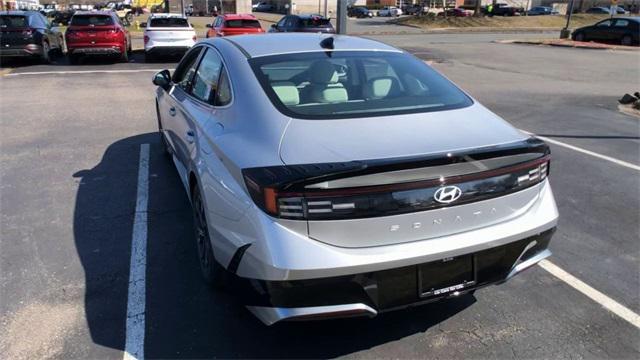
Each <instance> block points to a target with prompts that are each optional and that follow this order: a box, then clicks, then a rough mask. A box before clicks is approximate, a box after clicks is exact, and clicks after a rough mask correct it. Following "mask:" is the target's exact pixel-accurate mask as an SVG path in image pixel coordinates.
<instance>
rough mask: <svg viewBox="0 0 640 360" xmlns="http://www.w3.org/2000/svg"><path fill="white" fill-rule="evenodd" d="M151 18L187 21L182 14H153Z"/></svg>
mask: <svg viewBox="0 0 640 360" xmlns="http://www.w3.org/2000/svg"><path fill="white" fill-rule="evenodd" d="M149 17H150V18H183V19H186V18H187V17H186V16H183V15H182V14H180V13H153V14H151V16H149Z"/></svg>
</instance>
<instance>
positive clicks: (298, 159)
mask: <svg viewBox="0 0 640 360" xmlns="http://www.w3.org/2000/svg"><path fill="white" fill-rule="evenodd" d="M527 137H528V136H527V135H525V134H523V133H521V132H520V131H518V130H517V129H515V128H514V127H513V126H511V125H510V124H509V123H507V122H506V121H504V120H503V119H501V118H500V117H498V116H497V115H495V114H493V113H492V112H491V111H489V110H487V109H486V108H485V107H483V106H482V105H480V104H478V103H477V102H476V103H474V105H472V106H469V107H467V108H463V109H456V110H448V111H439V112H430V113H419V114H410V115H397V116H384V117H372V118H354V119H340V120H301V119H292V120H291V121H290V123H289V125H288V126H287V128H286V130H285V132H284V134H283V137H282V141H281V146H280V157H281V159H282V161H283V162H284V163H285V164H287V165H292V164H310V163H329V162H345V161H353V160H372V159H385V158H400V157H410V156H419V155H427V154H436V153H446V152H452V151H459V150H463V149H470V148H478V147H486V146H492V145H498V144H505V143H511V142H515V141H520V140H523V139H526V138H527Z"/></svg>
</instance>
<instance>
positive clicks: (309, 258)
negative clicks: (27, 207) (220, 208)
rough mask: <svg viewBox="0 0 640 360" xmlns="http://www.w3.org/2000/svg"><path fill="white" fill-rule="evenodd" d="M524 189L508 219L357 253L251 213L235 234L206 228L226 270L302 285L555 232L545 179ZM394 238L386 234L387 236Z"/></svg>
mask: <svg viewBox="0 0 640 360" xmlns="http://www.w3.org/2000/svg"><path fill="white" fill-rule="evenodd" d="M529 189H531V190H534V191H537V194H536V195H535V197H534V198H533V199H532V200H531V203H530V204H528V205H527V206H526V208H525V209H518V210H517V211H516V212H515V213H514V216H511V217H509V218H508V220H505V221H502V222H498V223H492V224H488V225H485V226H482V227H478V228H475V229H471V230H466V231H460V232H453V233H450V234H442V235H439V236H437V237H425V239H424V240H417V241H409V242H402V243H394V244H388V245H380V246H369V247H357V248H354V247H343V246H336V245H331V244H328V243H324V242H321V241H319V240H317V239H314V238H311V237H309V228H308V226H307V222H304V221H293V220H283V219H274V218H271V217H269V216H268V215H266V214H265V213H264V212H262V211H261V210H259V209H251V208H250V209H247V210H246V212H245V214H247V216H246V218H245V219H242V220H240V221H239V222H238V223H237V224H234V225H233V226H234V229H226V228H223V227H215V228H214V227H210V229H211V231H212V234H215V235H214V237H215V238H217V239H219V241H215V242H213V244H212V245H213V246H214V253H215V254H216V259H217V260H218V262H219V263H220V264H222V265H223V266H224V267H225V268H227V269H229V268H231V270H232V272H234V273H236V274H237V275H238V276H240V277H244V278H252V279H260V280H272V281H291V280H307V279H314V278H327V277H336V276H343V275H351V274H359V273H367V272H374V271H380V270H386V269H393V268H400V267H404V266H411V265H416V264H421V263H427V262H431V261H435V260H439V259H443V258H447V257H456V256H460V255H463V254H470V253H475V252H478V251H483V250H488V249H491V248H495V247H498V246H502V245H507V244H510V243H513V242H515V241H519V240H522V239H525V238H528V237H531V236H535V235H537V234H540V233H543V232H545V231H547V230H549V229H551V228H554V227H555V226H556V224H557V220H558V210H557V207H556V204H555V200H554V198H553V192H552V190H551V186H550V184H549V182H548V180H545V181H544V182H542V183H540V184H538V185H536V189H533V188H529ZM529 189H527V190H523V191H528V190H529ZM510 196H517V193H515V194H510V195H506V196H505V201H504V203H503V204H502V206H503V207H504V206H509V202H508V201H507V200H508V199H506V198H507V197H510ZM485 202H486V201H480V202H477V203H476V204H477V207H478V208H479V209H480V208H482V206H484V203H485ZM470 205H472V204H470ZM461 206H467V205H461ZM496 207H497V206H496ZM454 208H455V207H451V208H450V209H452V210H453V209H454ZM482 209H484V208H482ZM438 211H439V212H445V211H449V210H447V209H443V210H438ZM498 211H502V210H501V209H498ZM433 212H434V211H433V210H431V211H424V212H421V213H413V214H403V215H397V216H394V217H393V219H394V220H398V222H396V223H398V224H404V222H406V221H405V218H406V219H407V221H408V220H411V221H413V220H414V217H415V216H422V218H423V219H424V220H423V221H428V222H429V224H430V227H433V228H434V229H437V226H438V225H437V224H436V223H435V222H434V224H431V220H430V219H431V218H430V217H429V216H431V215H432V213H433ZM212 216H213V214H212ZM442 219H445V218H444V217H442ZM445 220H446V219H445ZM411 221H409V224H411ZM418 221H420V220H418ZM444 225H445V224H443V225H440V226H444ZM236 229H237V230H236ZM249 229H251V230H249ZM393 234H395V233H392V232H389V236H393Z"/></svg>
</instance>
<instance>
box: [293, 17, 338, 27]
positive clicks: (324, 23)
mask: <svg viewBox="0 0 640 360" xmlns="http://www.w3.org/2000/svg"><path fill="white" fill-rule="evenodd" d="M329 26H331V21H330V20H329V19H325V18H315V17H314V18H301V19H300V27H303V28H306V27H329Z"/></svg>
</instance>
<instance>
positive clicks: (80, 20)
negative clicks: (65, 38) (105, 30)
mask: <svg viewBox="0 0 640 360" xmlns="http://www.w3.org/2000/svg"><path fill="white" fill-rule="evenodd" d="M71 25H75V26H105V25H113V19H112V18H111V16H108V15H74V16H73V17H72V18H71Z"/></svg>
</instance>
